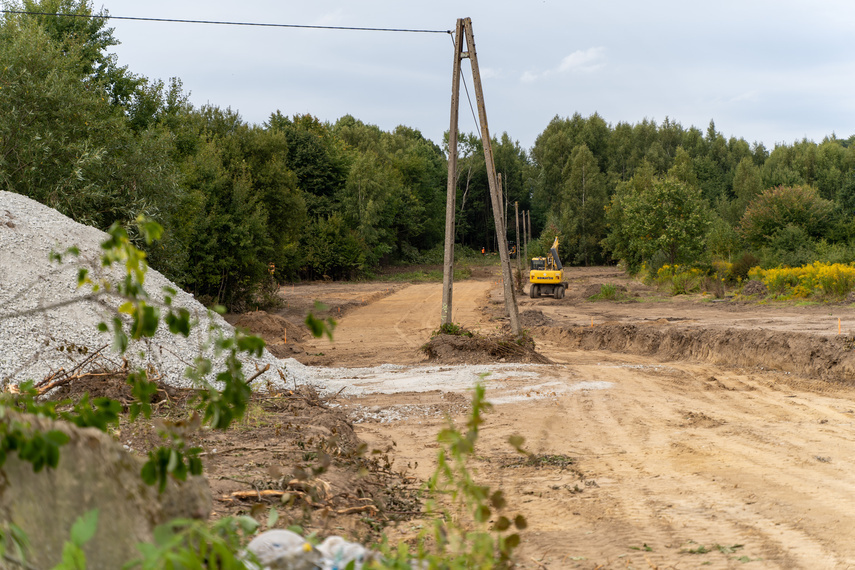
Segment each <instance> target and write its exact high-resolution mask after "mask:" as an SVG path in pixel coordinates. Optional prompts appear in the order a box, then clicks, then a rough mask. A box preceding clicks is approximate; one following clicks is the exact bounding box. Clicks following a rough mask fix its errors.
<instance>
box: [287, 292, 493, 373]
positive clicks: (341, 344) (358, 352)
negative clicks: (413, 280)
mask: <svg viewBox="0 0 855 570" xmlns="http://www.w3.org/2000/svg"><path fill="white" fill-rule="evenodd" d="M489 288H490V283H489V282H487V281H478V280H467V281H462V282H460V283H455V284H454V292H453V297H452V300H453V303H452V306H453V312H452V320H453V321H454V322H456V323H458V324H462V325H464V326H466V327H468V328H473V329H477V328H478V327H479V326H481V323H482V320H483V317H482V316H481V312H480V309H481V307H482V306H483V305H484V303H485V299H486V295H487V292H488V290H489ZM441 307H442V288H441V286H440V285H438V284H436V283H421V284H415V285H409V286H407V287H404V288H403V289H400V290H398V291H396V292H395V293H392V294H391V295H388V296H385V297H383V298H382V299H379V300H377V301H375V302H372V303H370V304H368V305H365V306H363V307H357V308H354V309H351V310H350V311H349V312H348V313H347V314H346V315H344V316H342V317H341V319H339V320H338V325H337V326H336V329H335V331H334V333H333V341H330V340H329V339H328V338H326V337H323V338H320V339H313V340H310V341H308V342H306V343H305V345H304V346H305V350H306V352H309V353H324V355H327V356H330V357H331V359H332V360H333V361H336V360H338V361H346V362H348V365H349V366H363V365H364V366H373V365H376V364H378V363H380V362H385V363H391V364H415V363H418V362H421V361H422V354H421V353H420V352H419V348H420V347H421V346H422V345H423V344H424V343H425V342H427V341H428V340H429V339H430V335H431V333H432V332H433V331H435V330H437V329H438V328H439V325H440V323H441Z"/></svg>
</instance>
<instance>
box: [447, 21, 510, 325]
mask: <svg viewBox="0 0 855 570" xmlns="http://www.w3.org/2000/svg"><path fill="white" fill-rule="evenodd" d="M464 35H465V36H466V46H467V51H466V52H464V51H463V36H464ZM463 58H468V59H469V63H470V64H471V66H472V79H473V83H474V84H475V96H476V99H477V101H478V117H479V121H480V123H481V144H482V145H483V146H484V159H485V162H486V166H487V182H488V183H489V186H490V202H491V204H492V207H493V219H494V221H495V224H496V237H497V242H498V249H499V256H500V259H501V266H502V281H503V284H504V288H503V290H504V295H505V308H506V310H507V313H508V318H509V320H510V324H511V332H512V333H513V334H514V335H518V334H520V332H521V329H520V319H519V309H518V307H517V298H516V293H515V291H514V287H513V277H512V275H511V265H510V258H509V256H508V240H507V235H506V234H505V233H504V227H505V221H504V217H503V208H502V201H501V200H502V199H501V196H500V190H499V187H498V182H497V180H496V164H495V162H494V160H493V147H492V141H491V139H490V129H489V128H488V127H487V110H486V107H485V105H484V92H483V90H482V88H481V72H480V70H479V69H478V55H477V53H476V52H475V38H474V36H473V35H472V20H471V19H470V18H462V19H458V20H457V31H456V36H455V41H454V77H453V78H452V93H451V127H450V129H449V136H448V155H449V156H448V194H447V198H446V215H445V257H444V265H443V278H442V283H443V293H442V322H443V324H447V323H450V322H451V313H452V288H453V273H454V206H455V202H456V200H455V198H456V188H457V180H456V172H457V118H458V108H459V104H460V99H459V94H460V61H461V60H462V59H463Z"/></svg>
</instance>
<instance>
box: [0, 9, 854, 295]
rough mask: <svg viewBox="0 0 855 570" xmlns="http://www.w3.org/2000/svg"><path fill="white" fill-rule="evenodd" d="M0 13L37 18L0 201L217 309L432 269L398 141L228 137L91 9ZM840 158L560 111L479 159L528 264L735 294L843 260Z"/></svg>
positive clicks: (342, 136)
mask: <svg viewBox="0 0 855 570" xmlns="http://www.w3.org/2000/svg"><path fill="white" fill-rule="evenodd" d="M3 5H4V7H7V8H10V9H18V10H20V9H22V8H26V9H28V10H32V11H36V12H43V13H44V14H43V15H38V16H30V15H24V14H5V15H4V16H3V19H2V20H0V32H2V33H0V59H2V61H3V62H4V65H3V69H2V70H0V188H3V189H6V190H10V191H13V192H18V193H22V194H25V195H27V196H30V197H32V198H34V199H36V200H38V201H40V202H42V203H44V204H47V205H49V206H51V207H54V208H56V209H58V210H59V211H61V212H63V213H64V214H66V215H69V216H71V217H72V218H74V219H75V220H77V221H80V222H84V223H88V224H92V225H95V226H97V227H100V228H102V229H107V228H109V227H110V226H111V225H112V224H114V223H118V224H120V225H121V226H122V227H124V228H125V229H126V231H128V233H129V238H130V240H131V241H132V243H134V244H135V245H137V246H139V247H141V248H143V249H144V250H145V251H146V252H147V253H148V255H149V261H150V262H151V264H152V267H154V268H156V269H158V270H159V271H161V272H162V273H163V274H165V275H166V276H167V277H169V278H170V279H171V280H173V281H174V282H176V283H177V284H178V285H179V286H181V287H182V288H184V289H186V290H188V291H190V292H192V293H194V294H195V295H196V296H197V297H198V298H199V299H200V300H202V301H203V302H205V303H207V304H210V305H214V304H222V305H225V306H227V307H228V308H229V309H230V310H233V311H240V310H242V309H245V308H248V307H250V306H258V305H263V304H265V303H269V302H270V301H271V300H272V296H271V295H270V294H269V291H270V290H272V288H273V287H275V283H276V282H278V283H283V282H286V281H294V280H299V279H350V278H358V277H364V276H369V275H374V274H376V273H382V271H379V270H378V268H380V267H383V266H392V265H401V264H414V263H415V264H428V263H432V264H441V263H442V245H443V235H444V223H445V216H444V210H445V193H446V182H447V175H448V174H447V162H446V157H445V152H444V150H443V148H441V147H440V146H439V145H438V144H436V143H434V142H432V141H429V140H427V139H425V138H424V137H423V136H422V135H421V133H419V132H418V131H417V130H414V129H412V128H409V127H406V126H399V127H397V128H396V129H395V130H394V131H391V132H386V131H382V130H380V129H379V128H378V127H376V126H373V125H368V124H365V123H363V122H362V121H360V120H359V119H358V118H355V117H352V116H344V117H341V118H339V119H338V120H336V121H335V122H321V121H319V120H318V119H317V118H315V117H313V116H311V115H308V114H304V115H301V114H297V115H293V116H288V115H285V114H283V113H282V112H281V111H280V110H275V109H271V113H270V116H269V119H268V120H267V121H266V122H265V123H264V124H262V125H250V124H247V123H245V122H244V121H243V120H242V119H241V117H240V115H239V114H238V113H236V112H234V111H232V110H231V109H225V110H223V109H220V108H218V107H215V106H210V105H205V106H202V107H201V108H195V107H193V106H192V105H191V104H190V103H189V101H188V98H187V95H186V94H185V93H184V91H183V88H182V84H181V81H180V79H178V78H173V79H171V80H170V81H169V82H168V83H164V82H163V81H162V80H156V79H148V78H145V77H142V76H138V75H135V74H134V73H133V72H132V70H129V69H128V68H127V67H122V66H121V65H120V64H119V62H118V61H117V58H116V56H115V55H110V54H109V53H108V52H107V50H108V48H110V47H111V46H114V45H116V44H117V43H118V42H119V38H116V37H115V36H114V35H113V29H112V28H109V27H107V20H106V19H105V18H103V17H98V16H106V15H107V13H106V12H105V11H103V10H102V11H101V12H99V13H95V12H94V10H93V5H92V3H91V2H90V1H89V0H4V1H3ZM57 12H63V13H74V14H79V15H83V16H86V15H92V16H95V17H93V18H88V19H87V18H61V17H56V16H52V15H50V14H51V13H57ZM853 143H855V137H850V138H849V139H845V140H843V139H838V138H836V137H834V136H831V137H829V138H826V139H824V140H823V141H821V142H820V143H819V144H817V143H815V142H812V141H808V140H802V141H797V142H794V143H793V144H792V145H785V144H781V145H777V146H776V147H775V148H774V149H771V150H770V149H767V148H765V147H764V146H763V145H762V144H756V143H755V144H753V145H751V144H749V143H747V142H746V141H745V140H743V139H737V138H733V137H731V138H729V139H726V138H725V137H724V136H723V135H722V134H721V133H719V132H718V131H716V128H715V124H714V123H713V122H710V124H709V127H708V128H707V129H706V131H705V132H702V131H701V130H700V129H698V128H696V127H689V128H684V127H683V126H682V125H680V124H679V123H678V122H676V121H673V120H672V119H670V118H667V117H666V119H665V120H664V121H663V122H662V123H656V122H654V121H650V120H647V119H645V120H643V121H642V122H640V123H637V124H629V123H623V122H621V123H618V124H616V125H611V124H608V123H607V122H606V121H605V120H604V119H603V118H602V117H600V116H599V115H598V114H596V113H595V114H593V115H591V116H589V117H587V118H585V117H582V116H581V115H579V114H578V113H576V114H574V115H572V116H571V117H568V118H562V117H560V116H556V117H555V118H554V119H553V120H552V121H551V122H550V123H549V124H548V125H546V127H545V129H544V130H543V132H542V133H541V134H540V135H539V136H538V137H537V140H536V141H535V144H534V146H533V147H532V148H531V149H530V151H526V150H524V149H522V148H520V145H519V143H517V142H515V141H514V140H513V139H511V138H510V136H509V135H508V134H507V133H503V134H502V135H501V136H500V137H497V138H496V139H495V140H494V141H493V152H494V155H495V162H496V168H497V171H499V172H501V173H502V175H503V180H504V186H505V194H506V198H507V201H508V204H513V203H514V202H518V203H519V207H520V210H523V211H526V210H528V211H530V212H531V216H532V225H533V232H532V234H533V237H534V239H533V240H532V243H531V247H530V248H529V249H530V253H531V254H532V255H536V254H537V253H538V252H539V250H540V249H542V247H544V244H543V243H541V242H544V243H545V242H548V243H551V240H552V239H553V238H554V237H555V236H556V235H558V236H559V242H560V244H561V250H562V251H561V252H560V255H561V258H562V259H563V260H564V261H565V263H566V264H568V265H573V264H584V265H589V264H598V263H603V262H607V261H620V262H621V263H622V264H623V265H624V266H625V267H626V268H627V269H629V270H630V271H631V272H633V273H634V272H638V271H641V270H642V268H643V267H646V268H647V270H648V271H650V272H652V273H653V274H654V275H655V274H656V271H658V269H659V267H661V266H662V265H664V264H668V265H672V266H673V265H678V264H679V265H688V266H694V267H696V268H698V269H700V270H702V271H704V272H705V273H706V274H707V275H712V272H710V271H709V267H710V266H711V265H712V264H713V263H714V262H716V261H725V262H728V263H734V264H736V263H739V260H745V259H756V263H754V264H752V265H751V266H750V267H744V268H740V271H739V275H740V276H741V277H742V279H744V278H745V276H746V275H747V272H748V269H750V268H751V267H754V266H760V267H762V268H764V269H770V268H774V267H778V266H799V265H806V264H809V263H812V262H815V261H822V262H826V263H849V262H852V261H853V260H855V221H853V220H852V216H851V212H852V211H853V208H855V144H853ZM459 152H460V160H459V162H458V171H457V173H456V176H457V180H458V194H457V212H456V217H457V221H456V242H457V247H459V248H460V249H459V250H458V253H459V254H460V255H462V256H465V257H466V258H468V256H470V255H471V252H480V250H481V248H482V247H484V248H486V251H488V252H490V253H493V252H495V251H497V249H498V247H497V243H496V238H495V231H494V223H493V220H492V208H491V207H490V200H489V192H488V184H487V175H486V171H485V166H484V156H483V149H482V146H481V141H480V140H479V138H478V136H477V135H474V134H466V133H463V134H461V136H460V146H459ZM510 210H511V212H509V217H510V218H512V210H513V207H512V206H511V208H510ZM139 215H144V216H146V217H147V218H149V219H152V220H154V221H156V222H157V223H159V224H160V225H161V226H162V227H163V228H164V234H163V236H162V239H161V241H160V242H159V245H158V246H157V247H153V246H151V245H147V244H145V243H144V242H143V240H142V237H141V235H140V234H138V233H135V229H134V224H133V221H134V220H135V219H136V218H137V216H139ZM508 226H509V228H510V229H511V231H510V232H509V236H508V237H509V239H511V240H514V241H517V242H520V241H521V240H519V239H517V238H516V236H515V235H514V231H515V224H514V223H509V224H508ZM548 243H547V244H546V245H548ZM463 258H464V257H460V256H458V257H457V259H463ZM491 258H492V256H488V257H487V258H485V259H482V260H481V262H488V261H491V260H492V259H491ZM427 259H431V260H432V261H427ZM471 263H472V264H475V263H478V262H477V261H475V259H472V261H471ZM400 279H406V280H432V279H437V276H436V275H435V274H424V275H422V274H414V275H410V276H406V277H403V276H402V277H400ZM678 290H682V287H678Z"/></svg>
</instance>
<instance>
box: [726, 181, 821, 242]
mask: <svg viewBox="0 0 855 570" xmlns="http://www.w3.org/2000/svg"><path fill="white" fill-rule="evenodd" d="M833 209H834V203H833V202H830V201H828V200H824V199H823V198H820V196H819V194H818V193H817V191H816V190H815V189H813V188H812V187H810V186H777V187H775V188H769V189H768V190H765V191H763V193H762V194H760V195H759V196H758V197H757V198H755V199H754V200H753V201H752V202H751V203H750V204H749V205H748V208H746V210H745V214H743V216H742V221H741V222H740V225H739V231H740V233H741V234H742V237H743V238H745V240H746V241H747V242H748V243H750V244H752V245H755V246H763V245H768V244H769V243H770V242H771V241H772V240H773V238H774V237H775V235H776V233H777V232H779V231H780V230H781V229H782V228H785V227H787V226H793V227H796V228H799V229H801V230H802V231H803V232H804V234H805V236H809V237H815V236H819V235H821V234H822V231H823V230H824V229H825V227H826V226H827V225H828V223H829V221H830V220H831V213H832V211H833Z"/></svg>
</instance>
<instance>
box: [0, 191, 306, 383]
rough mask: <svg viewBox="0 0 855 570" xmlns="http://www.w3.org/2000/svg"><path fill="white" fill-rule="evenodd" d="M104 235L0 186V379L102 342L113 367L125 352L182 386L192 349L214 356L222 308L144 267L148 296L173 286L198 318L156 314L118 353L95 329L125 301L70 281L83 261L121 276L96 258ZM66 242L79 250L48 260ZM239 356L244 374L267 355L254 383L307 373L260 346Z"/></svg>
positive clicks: (54, 363)
mask: <svg viewBox="0 0 855 570" xmlns="http://www.w3.org/2000/svg"><path fill="white" fill-rule="evenodd" d="M108 237H109V236H108V234H106V233H105V232H102V231H100V230H98V229H95V228H92V227H89V226H85V225H83V224H79V223H77V222H75V221H73V220H71V219H70V218H68V217H66V216H64V215H62V214H60V213H59V212H57V211H56V210H54V209H52V208H49V207H47V206H44V205H42V204H40V203H38V202H36V201H34V200H31V199H30V198H27V197H26V196H22V195H19V194H14V193H11V192H3V191H0V385H2V386H5V385H8V384H19V383H21V382H23V381H25V380H34V381H36V382H38V381H39V380H42V379H44V378H46V377H48V376H49V375H51V374H54V373H56V372H57V371H59V370H61V369H64V370H65V371H70V370H72V369H73V368H75V367H76V366H77V365H78V364H79V363H81V362H82V361H83V360H84V359H86V357H87V356H89V355H91V354H92V353H93V352H95V351H98V350H101V349H103V350H102V352H101V355H102V356H103V357H104V358H106V359H107V360H108V362H110V363H111V365H115V367H116V368H119V367H120V366H122V364H123V361H122V359H123V358H124V359H126V360H127V361H128V363H129V364H130V365H131V367H133V368H138V367H142V368H149V367H151V368H154V369H155V370H156V371H157V373H158V374H159V375H160V376H161V377H162V381H163V382H165V383H167V384H169V385H172V386H175V387H190V386H191V383H190V380H189V379H188V378H186V376H185V370H186V369H187V367H188V365H190V364H192V363H193V361H194V359H195V358H196V357H197V356H199V355H200V354H204V355H205V356H207V357H209V358H212V359H213V352H212V351H211V350H210V349H209V348H207V347H206V345H207V344H208V343H207V339H208V330H209V328H210V327H214V328H216V329H220V330H221V331H223V334H225V335H226V336H229V335H231V334H232V330H233V329H232V327H231V325H229V324H228V323H227V322H226V321H225V320H224V319H223V318H222V317H220V316H219V315H217V314H215V313H211V312H209V311H208V310H207V309H206V308H205V307H204V306H203V305H202V304H200V303H199V302H198V301H196V300H195V299H194V298H193V296H192V295H190V294H188V293H186V292H184V291H181V290H180V289H179V288H178V287H177V286H176V285H175V284H174V283H172V282H171V281H169V280H168V279H166V278H165V277H164V276H163V275H161V274H160V273H158V272H157V271H155V270H154V269H151V268H149V270H148V272H147V273H146V277H145V289H146V291H147V292H148V294H149V295H150V297H151V298H152V299H153V300H154V301H162V300H163V295H164V293H163V289H164V287H171V288H172V289H175V290H176V291H177V294H175V295H174V296H173V306H175V307H183V308H185V309H187V310H188V311H189V312H190V315H191V320H193V321H196V322H197V323H198V324H197V325H196V326H194V327H193V329H192V331H191V334H190V336H189V337H188V338H184V337H183V336H178V335H173V334H171V333H170V332H169V329H168V328H167V327H166V325H165V324H163V323H161V326H160V327H159V328H158V330H157V333H156V334H155V336H154V337H152V338H151V339H146V340H140V341H131V343H130V345H129V348H128V350H127V352H126V353H125V354H124V355H120V354H118V353H116V352H114V351H113V350H112V348H111V347H112V338H113V337H112V332H103V333H102V332H100V331H98V324H99V323H101V322H110V320H111V319H112V318H113V316H115V315H116V314H117V313H116V309H117V308H118V306H119V305H120V304H121V303H122V302H123V300H122V299H119V298H117V297H115V296H106V295H104V296H100V297H98V298H87V294H89V293H91V288H89V287H86V286H84V287H81V288H80V289H78V288H77V275H78V271H79V269H80V268H81V267H86V268H87V269H88V270H89V275H90V277H91V278H92V280H93V281H96V280H97V279H98V278H99V277H102V276H103V277H106V278H107V279H109V280H110V281H113V282H116V281H118V280H119V278H120V277H121V276H122V275H123V272H124V267H116V266H115V264H114V267H112V268H103V267H102V266H101V257H100V256H101V252H102V249H101V243H103V242H104V241H105V240H106V239H107V238H108ZM71 246H75V247H77V248H78V249H79V251H80V253H79V256H77V257H75V256H73V255H64V256H63V260H62V263H57V262H56V261H51V259H50V254H51V252H56V253H64V252H65V251H66V250H67V249H68V248H69V247H71ZM104 347H106V348H104ZM242 361H243V362H244V372H245V374H246V376H247V377H250V376H252V375H253V374H254V373H255V371H256V370H257V369H261V368H263V367H264V366H266V365H267V364H270V369H269V370H268V371H267V372H266V373H264V374H262V375H261V376H260V377H259V378H258V379H257V380H255V382H254V384H253V385H254V386H256V387H258V388H261V389H264V388H265V387H266V386H267V383H268V382H270V383H271V385H273V386H274V387H277V388H284V383H283V381H282V380H281V377H280V374H279V373H277V369H279V370H280V371H281V372H282V373H283V375H285V376H286V377H287V378H288V379H289V383H291V384H292V385H293V382H294V381H297V382H300V383H306V381H307V380H310V379H304V378H296V377H295V375H299V374H300V368H301V367H299V366H297V367H292V363H294V362H295V361H292V360H291V359H289V360H288V361H285V360H279V359H277V358H276V357H274V356H273V355H271V354H270V353H269V352H267V351H266V350H265V351H264V354H263V355H262V356H261V358H249V357H246V356H244V357H243V358H242ZM213 362H214V373H216V372H217V371H218V370H220V369H221V368H220V367H218V361H217V360H216V359H213Z"/></svg>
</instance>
